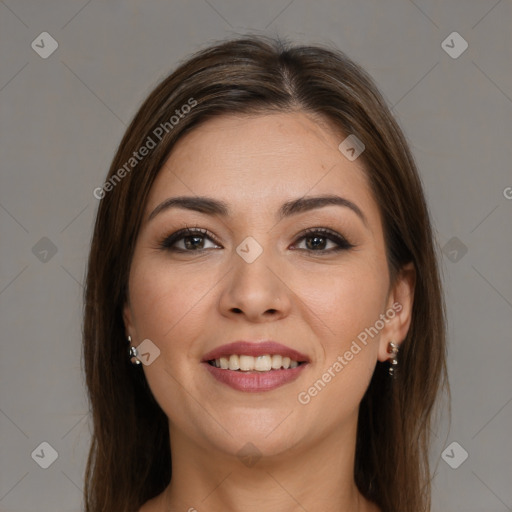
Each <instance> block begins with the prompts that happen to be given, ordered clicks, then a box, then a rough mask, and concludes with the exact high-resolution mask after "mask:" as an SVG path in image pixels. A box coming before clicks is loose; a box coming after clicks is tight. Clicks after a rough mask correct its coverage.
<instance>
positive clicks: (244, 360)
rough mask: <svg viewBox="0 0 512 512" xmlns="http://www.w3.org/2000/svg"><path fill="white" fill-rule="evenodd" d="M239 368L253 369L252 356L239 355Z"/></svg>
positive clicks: (244, 369) (243, 369)
mask: <svg viewBox="0 0 512 512" xmlns="http://www.w3.org/2000/svg"><path fill="white" fill-rule="evenodd" d="M240 370H242V371H244V372H248V371H251V370H254V357H252V356H240Z"/></svg>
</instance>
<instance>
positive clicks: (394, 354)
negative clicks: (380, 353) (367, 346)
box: [388, 341, 398, 377]
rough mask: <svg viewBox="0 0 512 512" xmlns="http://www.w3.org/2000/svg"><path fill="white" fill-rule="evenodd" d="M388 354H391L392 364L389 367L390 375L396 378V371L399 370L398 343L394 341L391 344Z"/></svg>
mask: <svg viewBox="0 0 512 512" xmlns="http://www.w3.org/2000/svg"><path fill="white" fill-rule="evenodd" d="M388 354H391V364H390V366H389V375H391V377H395V375H396V370H397V368H398V360H397V355H398V345H397V344H396V343H393V342H392V341H390V342H389V345H388Z"/></svg>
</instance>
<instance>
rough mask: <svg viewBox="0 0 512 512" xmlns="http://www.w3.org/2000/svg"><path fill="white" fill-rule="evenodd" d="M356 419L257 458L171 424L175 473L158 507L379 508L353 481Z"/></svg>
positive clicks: (251, 510)
mask: <svg viewBox="0 0 512 512" xmlns="http://www.w3.org/2000/svg"><path fill="white" fill-rule="evenodd" d="M356 423H357V422H355V423H354V424H353V425H352V427H351V428H349V429H345V432H341V431H340V432H337V433H333V434H331V435H329V436H326V437H323V438H321V439H319V440H318V441H317V442H316V443H314V444H312V445H310V446H307V447H303V448H301V449H299V448H297V447H293V448H290V449H288V450H287V451H286V453H281V454H279V455H272V456H261V457H260V458H253V459H252V460H250V459H244V460H242V459H241V458H239V457H237V456H236V455H233V454H231V455H228V454H226V453H225V452H221V451H213V450H212V451H208V450H207V449H205V448H204V447H201V446H199V445H198V444H197V443H196V442H194V441H193V440H191V439H190V438H189V437H188V436H187V435H186V433H184V432H181V431H179V430H177V429H174V428H172V427H171V428H170V436H171V437H170V439H171V447H172V468H173V471H172V473H173V475H172V480H171V483H170V484H169V486H168V487H167V489H166V490H165V492H164V493H163V494H162V495H161V504H162V505H161V507H159V509H160V510H161V511H162V512H164V511H165V512H174V511H178V510H179V511H181V510H183V511H190V512H194V510H197V511H200V510H209V511H212V512H215V511H221V510H222V511H223V512H231V511H233V512H234V511H240V510H243V511H244V512H259V511H261V510H279V511H281V512H295V511H303V510H322V511H325V512H331V511H332V512H334V511H336V512H340V511H342V512H370V511H371V512H375V511H377V510H378V509H377V508H376V507H375V506H374V505H372V504H371V503H370V502H368V501H367V500H366V499H365V498H364V497H363V496H362V495H361V494H360V493H359V491H358V489H357V487H356V485H355V482H354V477H353V468H354V452H355V435H356V431H355V424H356ZM340 430H341V429H340Z"/></svg>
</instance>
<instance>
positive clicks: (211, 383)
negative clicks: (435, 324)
mask: <svg viewBox="0 0 512 512" xmlns="http://www.w3.org/2000/svg"><path fill="white" fill-rule="evenodd" d="M345 137H346V136H344V135H343V134H340V133H337V132H336V130H335V129H333V127H332V126H328V125H327V124H324V123H319V122H318V121H314V120H312V119H311V118H310V117H308V116H306V115H305V114H303V113H287V114H284V113H283V114H282V113H280V114H269V115H259V116H241V117H235V116H224V117H218V118H215V119H213V120H210V121H208V122H206V123H205V124H203V125H202V126H200V127H199V128H196V129H195V130H194V131H192V132H191V133H189V134H187V135H186V136H184V137H183V138H182V139H180V141H179V142H178V143H177V145H176V146H175V148H174V149H173V151H172V154H171V155H170V157H169V158H168V160H167V162H166V164H165V165H164V167H163V168H162V169H161V171H160V172H159V174H158V176H157V179H156V181H155V182H154V184H153V187H152V189H151V192H150V195H149V198H148V201H147V205H146V210H145V216H144V220H143V224H142V226H141V229H140V232H139V236H138V239H137V243H136V248H135V252H134V256H133V261H132V265H131V269H130V276H129V300H128V302H127V304H126V306H125V309H124V320H125V325H126V330H127V334H129V335H131V337H132V343H133V344H134V345H138V344H139V343H141V342H142V341H143V340H150V344H148V342H146V345H145V346H146V348H147V347H149V352H148V351H146V352H148V353H149V354H150V355H148V356H146V359H147V360H148V361H152V362H151V364H147V365H143V366H142V369H143V371H144V373H145V375H146V378H147V380H148V383H149V385H150V387H151V390H152V392H153V395H154V396H155V398H156V400H157V401H158V403H159V404H160V406H161V408H162V409H163V411H164V412H165V413H166V415H167V416H168V418H169V420H170V429H171V444H172V441H173V432H174V434H175V435H176V436H181V438H186V439H187V440H188V441H189V442H190V443H192V444H195V445H196V446H199V447H201V449H204V450H216V451H217V452H222V453H224V454H235V453H236V452H238V450H240V448H241V447H242V446H244V445H245V444H246V443H247V442H251V443H253V445H255V446H256V447H257V448H258V450H259V451H260V452H261V453H263V454H265V455H275V456H277V457H278V456H280V455H282V454H285V453H287V452H288V453H289V451H291V450H296V451H297V450H299V451H300V450H307V449H308V447H312V446H315V445H316V444H317V443H318V442H319V441H320V440H322V439H326V438H329V437H332V436H335V435H348V434H349V433H353V432H354V429H355V426H356V422H357V411H358V406H359V403H360V401H361V399H362V397H363V395H364V393H365V391H366V389H367V387H368V384H369V382H370V379H371V376H372V373H373V371H374V369H375V365H376V363H377V360H381V361H384V360H386V359H388V358H389V354H388V353H387V352H386V350H387V346H388V342H389V341H395V342H400V341H401V340H402V339H403V338H404V337H405V334H406V332H407V328H408V325H409V317H410V315H409V313H410V301H409V297H410V296H411V295H412V294H411V293H410V291H411V290H410V288H408V284H407V281H406V280H403V281H400V280H398V281H397V284H396V285H395V284H393V286H391V283H390V280H389V273H388V267H387V262H386V254H385V253H386V248H385V245H384V237H383V230H382V221H381V217H380V214H379V209H378V206H377V203H376V202H375V199H374V198H373V197H372V194H371V192H370V188H369V184H368V181H367V178H366V176H365V172H364V168H363V164H362V162H361V159H356V160H355V161H352V162H351V161H349V160H348V159H347V158H345V156H344V155H343V154H342V153H341V152H340V150H339V149H338V145H339V144H340V142H341V141H342V140H343V139H344V138H345ZM182 196H187V197H189V198H191V199H194V200H195V201H196V202H195V203H193V202H192V201H188V202H182V203H176V202H175V203H174V204H173V205H171V204H169V202H168V200H169V199H172V198H178V197H182ZM325 196H328V197H330V198H331V201H330V202H326V201H322V200H317V201H316V202H315V201H312V199H313V198H319V197H325ZM203 198H208V199H209V200H213V201H214V202H213V203H212V202H209V203H204V202H201V201H199V200H201V199H203ZM333 198H334V199H335V198H338V199H337V200H333ZM339 198H341V199H339ZM166 202H167V204H166ZM186 229H188V230H189V231H184V230H186ZM397 304H398V305H397ZM238 341H245V342H249V344H238V345H230V346H228V347H225V345H228V344H232V343H234V342H238ZM271 342H274V343H271ZM277 344H280V345H277ZM158 351H159V355H158V356H157V357H154V356H155V354H157V353H158ZM141 352H144V351H141ZM236 356H244V357H236ZM287 358H290V362H288V361H289V360H288V359H287ZM215 360H217V361H215ZM293 361H297V363H299V364H298V365H296V364H295V362H293ZM288 364H289V365H290V367H289V368H286V369H285V368H283V366H288ZM216 365H220V366H221V367H220V368H217V366H216ZM237 365H241V366H242V369H238V370H236V369H235V368H236V367H237ZM226 366H227V368H226ZM272 366H274V367H275V368H272ZM230 368H232V369H230ZM278 368H280V369H278Z"/></svg>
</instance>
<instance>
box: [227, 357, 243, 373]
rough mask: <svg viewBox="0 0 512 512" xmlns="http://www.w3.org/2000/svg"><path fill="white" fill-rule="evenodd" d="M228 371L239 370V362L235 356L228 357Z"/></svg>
mask: <svg viewBox="0 0 512 512" xmlns="http://www.w3.org/2000/svg"><path fill="white" fill-rule="evenodd" d="M229 369H230V370H239V369H240V360H239V357H238V356H237V355H232V356H230V357H229Z"/></svg>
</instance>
